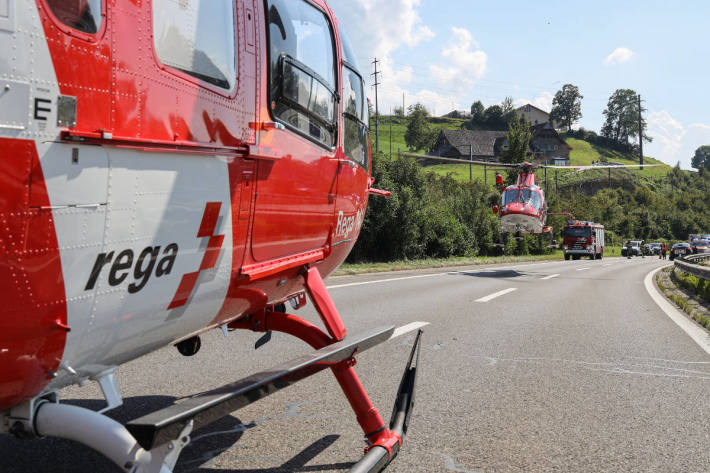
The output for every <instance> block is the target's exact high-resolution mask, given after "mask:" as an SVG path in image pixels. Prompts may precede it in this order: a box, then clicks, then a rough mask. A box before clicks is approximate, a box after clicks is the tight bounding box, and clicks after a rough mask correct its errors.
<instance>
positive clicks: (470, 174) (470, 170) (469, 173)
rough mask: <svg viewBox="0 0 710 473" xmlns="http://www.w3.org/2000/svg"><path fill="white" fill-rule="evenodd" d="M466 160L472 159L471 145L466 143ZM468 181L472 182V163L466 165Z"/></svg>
mask: <svg viewBox="0 0 710 473" xmlns="http://www.w3.org/2000/svg"><path fill="white" fill-rule="evenodd" d="M468 160H469V161H473V145H468ZM468 182H473V164H469V165H468Z"/></svg>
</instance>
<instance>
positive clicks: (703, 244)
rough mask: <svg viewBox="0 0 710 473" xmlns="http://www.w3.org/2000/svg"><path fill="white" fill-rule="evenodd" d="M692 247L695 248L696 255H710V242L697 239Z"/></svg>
mask: <svg viewBox="0 0 710 473" xmlns="http://www.w3.org/2000/svg"><path fill="white" fill-rule="evenodd" d="M690 246H691V247H692V248H693V253H695V254H696V255H697V254H698V253H710V241H708V240H704V239H702V238H696V239H695V240H693V242H692V243H691V244H690Z"/></svg>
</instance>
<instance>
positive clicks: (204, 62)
mask: <svg viewBox="0 0 710 473" xmlns="http://www.w3.org/2000/svg"><path fill="white" fill-rule="evenodd" d="M153 41H154V43H155V51H156V53H157V54H158V58H159V59H160V61H162V63H163V64H165V65H166V66H170V67H172V68H175V69H177V70H179V71H182V72H184V73H186V74H189V75H191V76H193V77H196V78H198V79H200V80H203V81H205V82H208V83H210V84H213V85H216V86H218V87H221V88H223V89H227V90H232V89H233V88H234V86H235V84H236V83H237V65H236V55H235V44H234V43H235V34H234V2H233V1H230V0H153Z"/></svg>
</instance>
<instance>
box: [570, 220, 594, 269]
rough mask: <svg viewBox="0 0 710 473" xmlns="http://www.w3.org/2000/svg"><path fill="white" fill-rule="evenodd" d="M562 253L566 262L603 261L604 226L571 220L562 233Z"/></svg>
mask: <svg viewBox="0 0 710 473" xmlns="http://www.w3.org/2000/svg"><path fill="white" fill-rule="evenodd" d="M562 236H563V240H562V251H563V253H564V255H565V260H569V259H570V257H571V258H572V259H575V260H577V259H579V258H580V257H581V256H589V259H602V257H603V256H604V225H600V224H598V223H594V222H585V221H581V220H569V221H568V222H567V224H566V225H565V228H564V231H563V232H562Z"/></svg>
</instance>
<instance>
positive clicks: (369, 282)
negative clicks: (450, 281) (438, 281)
mask: <svg viewBox="0 0 710 473" xmlns="http://www.w3.org/2000/svg"><path fill="white" fill-rule="evenodd" d="M447 274H456V273H455V272H451V271H447V272H445V273H434V274H420V275H417V276H404V277H401V278H389V279H378V280H376V281H362V282H351V283H349V284H337V285H335V286H328V289H338V288H341V287H353V286H364V285H366V284H377V283H381V282H392V281H404V280H406V279H419V278H433V277H435V276H444V275H447Z"/></svg>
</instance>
